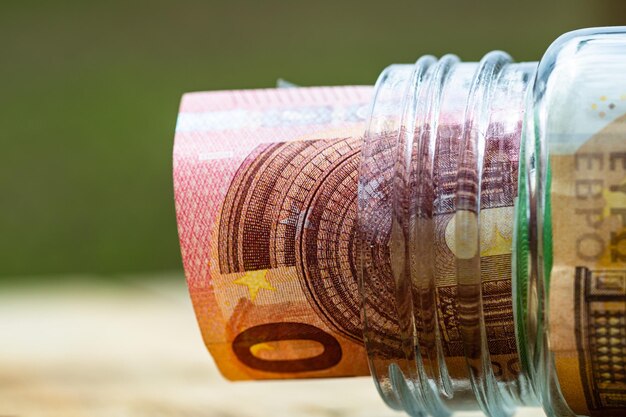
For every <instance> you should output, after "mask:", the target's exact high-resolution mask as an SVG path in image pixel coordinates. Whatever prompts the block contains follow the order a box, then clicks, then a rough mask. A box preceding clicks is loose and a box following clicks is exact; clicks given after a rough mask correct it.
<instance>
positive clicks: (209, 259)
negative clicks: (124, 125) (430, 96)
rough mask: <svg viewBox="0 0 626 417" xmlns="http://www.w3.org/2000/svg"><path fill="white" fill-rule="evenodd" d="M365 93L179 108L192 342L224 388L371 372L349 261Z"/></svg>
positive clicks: (186, 103)
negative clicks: (196, 336)
mask: <svg viewBox="0 0 626 417" xmlns="http://www.w3.org/2000/svg"><path fill="white" fill-rule="evenodd" d="M371 95H372V88H371V87H328V88H290V89H277V90H250V91H228V92H211V93H191V94H186V95H185V96H184V98H183V100H182V104H181V109H180V115H179V118H178V124H177V128H176V139H175V148H174V186H175V194H176V208H177V217H178V227H179V235H180V243H181V250H182V257H183V262H184V266H185V270H186V274H187V279H188V284H189V288H190V292H191V297H192V300H193V304H194V308H195V311H196V314H197V317H198V321H199V324H200V328H201V330H202V335H203V337H204V341H205V343H206V345H207V347H208V349H209V350H210V352H211V354H212V355H213V357H214V358H215V360H216V362H217V365H218V367H219V369H220V370H221V372H222V373H223V374H224V375H225V376H226V377H227V378H229V379H233V380H239V379H265V378H311V377H330V376H353V375H367V374H369V369H368V366H367V355H366V352H365V348H364V346H363V342H362V336H361V324H360V312H359V311H360V296H359V292H358V288H357V278H356V273H355V271H356V265H355V264H354V257H353V256H352V254H353V251H354V244H355V242H354V241H353V238H354V233H353V231H354V228H355V226H356V198H357V189H356V187H357V175H358V166H359V165H358V164H359V152H360V145H361V137H362V134H363V131H364V123H365V119H366V117H367V114H368V109H369V104H370V100H371ZM338 237H340V238H339V239H338Z"/></svg>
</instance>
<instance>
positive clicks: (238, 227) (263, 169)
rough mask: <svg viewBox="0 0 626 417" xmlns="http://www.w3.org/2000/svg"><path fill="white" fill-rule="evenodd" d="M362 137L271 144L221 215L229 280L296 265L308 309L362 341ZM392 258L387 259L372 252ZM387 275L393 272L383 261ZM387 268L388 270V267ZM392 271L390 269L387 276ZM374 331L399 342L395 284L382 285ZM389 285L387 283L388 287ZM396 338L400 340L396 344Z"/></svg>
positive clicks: (253, 157) (257, 154) (222, 256)
mask: <svg viewBox="0 0 626 417" xmlns="http://www.w3.org/2000/svg"><path fill="white" fill-rule="evenodd" d="M361 141H362V140H361V138H338V139H324V140H308V141H296V142H284V143H272V144H264V145H260V146H258V147H257V148H255V149H254V150H253V151H252V152H251V153H250V155H248V157H247V158H246V159H245V160H244V162H243V163H242V165H241V167H240V168H239V170H238V172H237V173H236V175H235V177H234V179H233V180H232V182H231V184H230V186H229V189H228V192H227V195H226V198H225V199H224V204H223V207H222V210H221V220H220V225H219V239H218V240H219V242H218V245H219V268H220V272H221V273H222V274H229V273H236V272H247V271H252V270H261V269H271V268H278V267H284V266H295V267H296V270H297V272H298V278H299V282H300V285H301V287H302V289H303V291H304V293H305V294H306V296H307V299H308V302H309V304H310V305H311V306H312V308H314V310H315V311H316V312H317V314H318V315H319V316H320V318H321V319H322V320H323V321H324V322H325V323H327V324H328V325H329V326H330V327H331V328H333V329H335V330H336V331H337V332H338V333H340V334H342V335H343V336H345V337H347V338H349V339H351V340H354V341H355V342H357V343H362V340H363V336H362V325H361V319H360V306H361V300H360V295H359V291H358V281H357V247H356V245H357V242H356V236H357V233H356V228H357V201H356V200H357V181H358V171H359V164H360V148H361ZM372 256H376V257H377V258H380V259H387V260H388V254H378V255H375V254H373V255H372ZM381 265H382V267H379V268H382V271H381V274H384V273H385V271H384V270H386V269H390V268H389V265H388V262H382V263H381ZM385 265H386V266H387V267H386V268H385V267H384V266H385ZM387 273H390V271H387ZM380 282H381V286H380V288H379V291H378V292H377V294H376V296H377V297H378V300H373V301H374V302H372V304H373V305H378V306H380V311H379V312H378V313H379V314H377V315H376V319H375V321H376V322H375V323H370V325H373V326H374V327H378V328H380V330H381V332H380V334H381V337H382V338H383V339H385V341H382V343H383V344H387V345H388V346H389V345H393V344H395V343H398V341H397V340H395V339H396V338H397V336H396V335H397V333H396V331H395V330H394V329H392V328H390V325H391V326H393V325H394V319H393V317H390V316H389V314H388V312H387V311H385V306H388V305H390V304H391V301H390V300H391V299H392V297H393V288H392V287H391V281H390V280H388V279H386V278H385V277H381V279H380ZM385 284H387V285H385ZM392 339H393V340H392Z"/></svg>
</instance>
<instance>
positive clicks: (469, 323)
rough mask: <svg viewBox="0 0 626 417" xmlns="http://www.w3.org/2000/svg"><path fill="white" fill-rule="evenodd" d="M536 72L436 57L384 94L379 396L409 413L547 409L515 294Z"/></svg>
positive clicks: (380, 112)
mask: <svg viewBox="0 0 626 417" xmlns="http://www.w3.org/2000/svg"><path fill="white" fill-rule="evenodd" d="M535 70H536V64H534V63H530V64H514V63H512V62H511V59H510V58H509V57H508V55H506V54H504V53H502V52H492V53H490V54H488V55H486V56H485V57H484V58H483V60H482V61H481V62H480V63H460V62H459V60H458V58H456V57H455V56H452V55H447V56H445V57H443V58H442V59H441V60H439V61H436V60H435V59H434V58H432V57H429V56H427V57H423V58H421V59H420V60H418V61H417V63H416V64H415V65H413V66H411V65H393V66H391V67H389V68H387V69H386V70H385V71H384V72H383V73H382V74H381V77H380V78H379V80H378V82H377V85H376V93H375V98H374V102H373V105H372V112H371V116H370V120H369V128H368V131H367V133H366V135H365V140H364V144H363V149H362V163H361V164H362V165H361V171H360V181H359V221H360V224H359V227H360V241H361V251H360V262H361V291H362V295H363V323H364V338H365V343H366V346H367V348H368V352H369V357H370V365H371V369H372V374H373V375H374V379H375V381H376V384H377V387H378V389H379V392H380V393H381V395H382V397H383V398H384V399H385V401H386V402H387V403H388V404H389V405H390V406H392V407H393V408H396V409H404V410H405V411H407V412H408V413H409V414H410V415H413V416H419V415H433V416H446V415H449V414H450V413H451V412H454V411H457V410H467V409H481V410H483V411H484V412H485V413H486V414H487V415H490V416H494V417H505V416H509V415H511V414H512V413H513V412H514V409H515V406H516V405H520V404H528V403H534V402H536V400H535V398H534V395H533V391H532V389H531V388H530V383H529V381H528V376H527V375H526V373H525V371H524V370H523V369H522V367H521V364H520V355H519V353H518V352H519V351H520V347H519V346H518V343H517V340H516V330H515V320H514V312H513V307H514V306H513V299H512V294H513V293H512V282H511V277H512V271H511V257H512V243H513V224H514V220H515V214H514V207H513V205H514V199H515V198H516V195H517V172H518V171H517V170H518V157H519V145H520V140H521V125H522V117H523V114H524V104H525V96H526V93H527V90H528V86H529V85H530V82H531V80H532V78H533V75H534V72H535ZM521 348H522V349H523V348H525V347H521Z"/></svg>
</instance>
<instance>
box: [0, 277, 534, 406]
mask: <svg viewBox="0 0 626 417" xmlns="http://www.w3.org/2000/svg"><path fill="white" fill-rule="evenodd" d="M164 278H166V277H159V276H155V277H148V278H145V277H144V278H142V279H133V278H129V279H125V280H123V281H122V282H121V283H118V284H115V285H111V284H102V283H101V284H94V283H93V280H88V279H82V280H81V279H79V278H77V279H74V280H72V281H67V280H61V281H60V280H58V279H54V278H51V279H50V280H49V281H47V282H46V283H45V284H40V285H36V286H34V285H18V286H12V287H7V286H2V287H0V417H8V416H11V417H22V416H24V417H26V416H33V417H39V416H42V417H84V416H90V417H91V416H93V417H126V416H128V417H131V416H132V417H144V416H145V417H166V416H168V417H169V416H188V417H257V416H272V417H282V416H285V417H305V416H306V417H312V416H327V417H344V416H345V417H352V416H355V417H356V416H362V417H366V416H367V417H391V416H396V417H398V416H402V415H403V414H400V413H396V412H394V411H392V410H390V409H388V408H387V407H386V406H385V405H384V404H383V402H382V400H381V399H380V398H379V396H378V394H377V392H376V390H375V388H374V385H373V382H372V381H371V379H370V378H347V379H332V380H314V381H311V380H307V381H276V382H274V381H272V382H238V383H231V382H228V381H226V380H224V379H223V378H222V377H221V376H220V375H219V373H218V372H217V370H216V368H215V365H214V364H213V361H212V359H211V357H210V356H209V354H208V353H207V351H206V350H205V348H204V345H203V343H202V340H201V338H200V333H199V330H198V328H197V325H196V322H195V318H194V314H193V311H192V308H191V304H190V301H189V298H188V296H187V293H186V288H185V286H184V283H183V278H182V277H174V279H171V278H172V277H170V279H164ZM89 282H92V283H89ZM537 415H541V413H540V412H538V411H537V410H532V409H528V410H523V411H522V412H520V413H519V416H537Z"/></svg>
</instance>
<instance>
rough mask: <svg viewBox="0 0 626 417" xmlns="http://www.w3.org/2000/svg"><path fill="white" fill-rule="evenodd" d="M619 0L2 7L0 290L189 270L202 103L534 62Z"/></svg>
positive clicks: (625, 18) (625, 9)
mask: <svg viewBox="0 0 626 417" xmlns="http://www.w3.org/2000/svg"><path fill="white" fill-rule="evenodd" d="M625 23H626V2H624V1H623V0H612V1H608V0H607V1H602V0H599V1H598V0H596V1H549V0H544V1H536V0H527V1H517V2H505V1H501V0H500V1H495V0H490V1H482V2H471V1H450V0H441V1H428V2H427V1H419V0H410V1H409V0H406V1H366V0H360V1H355V0H331V1H328V0H317V1H308V2H304V1H287V0H283V1H276V0H263V1H252V0H249V1H243V0H237V1H234V0H233V1H200V0H195V1H159V0H151V1H131V0H125V1H122V0H109V1H106V2H90V1H84V0H82V1H79V0H77V1H54V2H53V1H39V2H35V1H12V0H2V1H1V2H0V53H1V54H2V58H1V61H0V129H1V130H0V132H1V133H0V138H1V139H0V141H1V142H0V145H1V148H0V149H1V151H0V155H2V163H1V164H0V190H1V192H2V197H1V199H0V236H1V237H0V259H1V262H0V280H1V279H4V280H5V281H6V280H7V279H8V278H7V277H20V276H22V277H25V276H31V277H32V276H35V277H37V276H44V275H62V274H91V275H93V276H96V275H107V276H110V277H113V276H116V275H117V274H125V273H136V272H148V273H149V272H152V271H178V270H180V269H181V263H180V254H179V249H178V241H177V236H176V224H175V216H174V204H173V197H172V182H171V149H172V139H173V132H174V126H175V122H176V114H177V108H178V103H179V100H180V97H181V95H182V94H183V93H184V92H186V91H192V90H214V89H229V88H251V87H270V86H273V85H274V84H275V82H276V79H277V78H278V77H282V78H285V79H287V80H289V81H292V82H294V83H297V84H301V85H335V84H372V83H373V82H374V81H375V80H376V77H377V75H378V73H379V72H380V71H381V70H382V69H383V68H384V67H385V66H386V65H388V64H390V63H398V62H412V61H415V59H416V58H418V57H419V56H420V55H422V54H426V53H432V54H435V55H442V54H444V53H447V52H453V53H457V54H458V55H460V56H461V58H463V59H464V60H478V59H480V57H481V56H482V55H483V54H485V53H486V52H488V51H490V50H493V49H503V50H506V51H508V52H509V53H511V54H512V55H513V56H514V57H515V58H516V59H517V60H520V61H521V60H537V59H539V58H540V57H541V55H542V53H543V52H544V51H545V49H546V47H547V46H548V45H549V44H550V42H551V41H552V40H554V39H555V38H556V37H557V36H558V35H560V34H561V33H563V32H566V31H569V30H572V29H576V28H580V27H585V26H604V25H617V24H625Z"/></svg>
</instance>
